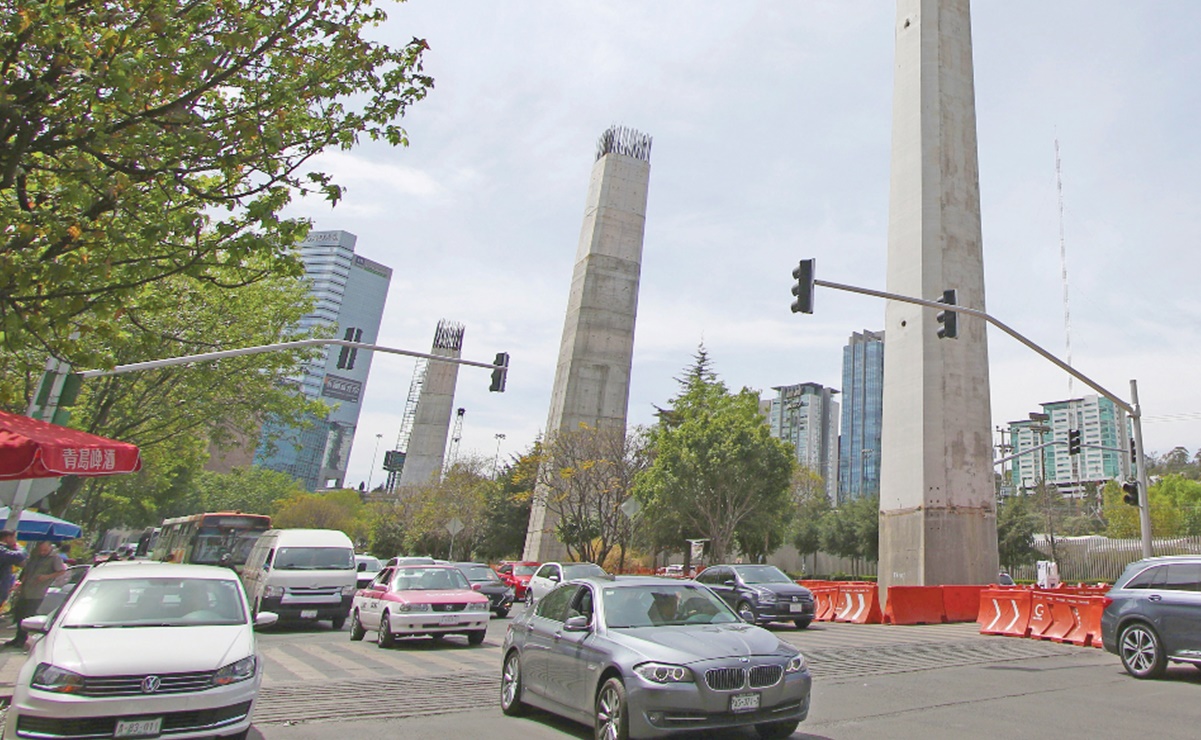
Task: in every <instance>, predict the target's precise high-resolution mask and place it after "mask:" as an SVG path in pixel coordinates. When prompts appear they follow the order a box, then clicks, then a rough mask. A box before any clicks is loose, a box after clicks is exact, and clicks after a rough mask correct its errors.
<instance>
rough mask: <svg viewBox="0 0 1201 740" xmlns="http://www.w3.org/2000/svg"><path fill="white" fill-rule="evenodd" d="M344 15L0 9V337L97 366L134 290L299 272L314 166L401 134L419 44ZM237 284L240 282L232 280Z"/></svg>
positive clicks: (250, 6)
mask: <svg viewBox="0 0 1201 740" xmlns="http://www.w3.org/2000/svg"><path fill="white" fill-rule="evenodd" d="M384 20H385V14H384V13H383V11H382V10H379V9H377V8H374V7H372V6H371V5H370V4H363V3H345V2H340V1H339V0H242V1H240V2H211V0H199V1H198V2H190V3H183V4H181V3H178V2H174V1H173V0H129V1H128V2H123V3H111V2H102V1H101V0H62V1H58V2H50V1H48V0H29V1H28V2H21V3H7V4H5V6H4V9H3V10H0V21H2V23H0V27H2V28H3V31H0V58H2V59H3V60H4V61H3V63H2V64H3V70H4V74H3V75H0V101H3V104H2V105H0V142H2V144H0V225H2V226H3V236H0V342H2V346H3V347H4V348H5V350H6V351H19V350H22V349H24V348H27V347H33V346H41V347H43V348H45V349H48V350H50V352H51V353H52V354H55V355H58V356H70V357H73V358H74V359H75V360H76V361H77V362H79V363H80V364H86V365H93V364H94V363H96V362H99V361H104V360H105V359H106V357H107V355H106V353H105V346H104V344H103V343H97V342H88V343H86V345H81V344H80V343H79V342H77V341H76V340H75V338H74V337H75V336H76V334H78V336H79V337H80V338H81V339H87V338H90V337H93V336H99V337H102V338H105V337H111V336H114V335H115V334H117V333H118V332H119V331H120V327H119V319H120V316H121V313H122V311H123V310H125V308H126V307H127V306H128V305H129V303H130V301H131V300H134V299H135V298H136V296H137V295H138V293H139V291H140V289H141V288H142V287H143V286H145V285H147V284H148V283H152V282H155V281H158V280H162V279H164V278H167V277H171V276H186V277H189V278H193V279H197V280H202V281H213V282H216V283H219V284H222V285H243V284H247V283H251V282H255V281H257V280H261V279H265V278H267V277H269V276H274V275H281V274H286V275H291V276H299V275H300V274H302V270H301V268H300V266H299V263H298V262H297V260H296V259H295V257H294V255H293V254H292V251H291V250H292V247H293V245H294V244H295V243H296V242H297V241H298V240H299V239H300V238H302V237H303V235H304V234H305V232H306V231H307V229H308V224H307V223H306V222H304V221H300V220H287V219H282V218H281V217H280V211H281V209H283V208H284V206H285V205H287V204H288V202H289V201H290V200H291V198H292V197H293V196H294V194H296V193H318V194H321V195H322V196H324V197H325V198H327V199H328V200H330V201H332V202H337V201H338V199H339V198H340V197H341V195H342V190H341V188H340V187H339V186H337V185H336V184H335V183H333V182H332V180H331V179H330V177H329V176H328V175H326V174H324V173H321V172H319V171H312V167H311V160H312V159H313V157H314V156H316V155H318V154H320V153H322V152H324V151H327V150H331V149H350V148H351V147H353V146H354V145H355V144H356V143H357V142H358V140H359V139H360V137H362V136H364V135H365V136H367V137H369V138H371V139H373V140H382V141H385V142H388V143H390V144H392V145H404V144H406V143H407V137H406V134H405V132H404V130H403V129H402V128H401V127H400V126H399V125H397V120H398V119H399V118H400V117H401V116H402V115H403V113H404V112H405V110H406V108H407V107H408V106H409V105H411V104H413V103H414V102H416V101H419V100H421V99H422V98H423V97H424V96H425V95H426V93H427V91H428V90H429V89H430V88H431V87H432V85H433V81H432V80H431V79H430V78H429V77H427V76H426V75H424V74H422V71H421V70H422V53H423V52H424V51H425V50H426V48H428V47H427V44H426V42H425V41H423V40H420V39H413V40H412V41H411V42H409V43H408V44H406V45H405V46H404V47H402V48H399V49H391V48H388V47H387V46H384V45H382V44H379V43H377V42H374V41H371V40H370V35H371V33H372V29H373V27H376V26H378V25H380V24H381V23H382V22H383V21H384ZM231 273H232V275H231Z"/></svg>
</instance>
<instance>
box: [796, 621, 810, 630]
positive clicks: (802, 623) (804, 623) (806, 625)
mask: <svg viewBox="0 0 1201 740" xmlns="http://www.w3.org/2000/svg"><path fill="white" fill-rule="evenodd" d="M812 621H813V620H812V619H794V620H792V623H793V624H795V625H796V628H797V629H799V630H803V629H808V628H809V623H810V622H812Z"/></svg>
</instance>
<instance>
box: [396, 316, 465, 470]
mask: <svg viewBox="0 0 1201 740" xmlns="http://www.w3.org/2000/svg"><path fill="white" fill-rule="evenodd" d="M463 331H464V329H463V325H462V324H456V323H453V322H449V321H446V320H445V319H443V320H442V321H439V322H438V329H437V330H436V331H435V332H434V345H433V349H431V350H430V354H431V355H438V356H439V357H453V358H455V359H458V358H459V357H460V356H461V354H462V350H463ZM458 378H459V366H458V365H456V364H455V363H452V362H438V361H437V360H430V361H429V364H428V365H427V366H426V370H425V382H424V383H423V384H422V386H421V395H420V396H419V397H418V401H417V413H416V416H415V418H414V419H413V431H412V434H410V435H409V446H408V449H407V451H406V454H405V462H404V468H402V469H401V471H400V484H399V485H400V487H401V488H403V487H404V486H406V485H419V484H422V483H429V482H430V481H431V480H436V479H437V478H438V476H440V475H441V474H442V458H443V456H444V455H445V454H446V440H447V438H448V437H449V436H450V420H451V413H452V411H453V407H454V404H455V383H456V382H457V381H458Z"/></svg>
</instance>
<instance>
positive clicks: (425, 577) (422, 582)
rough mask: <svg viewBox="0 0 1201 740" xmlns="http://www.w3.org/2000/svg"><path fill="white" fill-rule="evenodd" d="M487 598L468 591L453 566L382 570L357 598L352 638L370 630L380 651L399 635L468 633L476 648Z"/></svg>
mask: <svg viewBox="0 0 1201 740" xmlns="http://www.w3.org/2000/svg"><path fill="white" fill-rule="evenodd" d="M490 618H491V615H490V614H489V613H488V597H486V596H484V595H483V594H481V593H478V592H476V591H472V590H471V584H470V583H469V582H468V581H467V577H466V576H464V575H463V573H462V571H460V570H459V569H458V568H456V567H454V566H453V565H400V566H396V567H385V568H384V569H383V570H381V571H380V572H379V573H378V574H377V575H376V576H375V579H374V580H372V581H371V584H370V585H369V586H368V587H367V588H365V589H362V590H361V591H359V592H358V593H356V594H355V597H354V605H353V606H352V607H351V612H350V639H351V640H356V641H357V640H362V639H363V637H364V636H365V635H366V633H367V632H368V631H369V630H374V631H375V633H376V637H377V640H378V642H379V646H380V647H381V648H387V647H392V646H393V645H394V644H395V643H396V638H397V637H416V636H421V635H428V636H429V637H432V638H434V639H435V640H440V639H442V638H443V637H444V636H446V635H448V634H458V635H466V636H467V642H468V643H469V644H471V645H479V644H480V643H482V642H483V641H484V636H485V635H486V634H487V631H488V620H489V619H490Z"/></svg>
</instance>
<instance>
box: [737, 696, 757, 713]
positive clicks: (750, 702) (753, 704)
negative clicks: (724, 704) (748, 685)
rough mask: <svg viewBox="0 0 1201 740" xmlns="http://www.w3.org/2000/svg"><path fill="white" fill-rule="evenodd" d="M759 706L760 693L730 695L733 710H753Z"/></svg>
mask: <svg viewBox="0 0 1201 740" xmlns="http://www.w3.org/2000/svg"><path fill="white" fill-rule="evenodd" d="M758 708H759V695H758V694H735V695H734V696H731V697H730V711H731V712H753V711H755V710H756V709H758Z"/></svg>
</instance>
